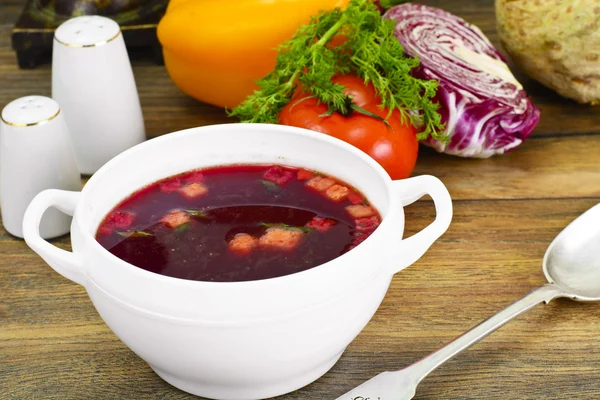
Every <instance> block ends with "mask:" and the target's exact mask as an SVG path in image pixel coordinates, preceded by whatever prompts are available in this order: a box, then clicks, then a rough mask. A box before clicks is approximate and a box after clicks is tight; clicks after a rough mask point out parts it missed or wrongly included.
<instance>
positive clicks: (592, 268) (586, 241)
mask: <svg viewBox="0 0 600 400" xmlns="http://www.w3.org/2000/svg"><path fill="white" fill-rule="evenodd" d="M543 268H544V274H545V275H546V279H548V282H550V283H553V284H555V285H557V286H558V287H560V288H561V289H562V290H564V291H565V292H567V293H570V294H571V295H572V296H569V297H570V298H572V299H573V300H578V301H599V300H600V204H598V205H596V206H594V207H592V208H590V209H589V210H588V211H586V212H585V213H583V214H582V215H581V216H579V218H577V219H575V220H574V221H573V222H571V223H570V224H569V225H568V226H567V227H566V228H565V229H563V231H562V232H561V233H560V234H559V235H558V236H557V237H556V238H555V239H554V241H552V243H551V244H550V246H549V247H548V250H546V254H545V256H544V263H543Z"/></svg>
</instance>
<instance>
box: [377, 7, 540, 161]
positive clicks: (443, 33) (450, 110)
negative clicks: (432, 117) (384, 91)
mask: <svg viewBox="0 0 600 400" xmlns="http://www.w3.org/2000/svg"><path fill="white" fill-rule="evenodd" d="M384 17H385V18H389V19H394V20H395V21H396V29H395V34H396V37H397V38H398V40H400V42H401V43H402V45H403V46H404V49H405V51H406V52H407V53H408V54H410V55H412V56H416V57H418V58H419V60H420V61H421V64H420V66H419V67H418V69H416V70H415V72H414V73H415V76H416V77H418V78H421V79H435V80H437V81H439V82H440V86H439V89H438V92H437V96H436V99H435V100H437V101H438V102H439V103H440V109H439V112H440V114H441V115H442V120H443V121H444V122H445V123H446V132H445V133H446V134H447V135H448V136H449V141H448V142H447V143H441V142H439V141H435V140H431V139H428V140H427V141H426V142H425V144H427V145H429V146H431V147H433V148H435V149H436V150H438V151H440V152H443V153H447V154H453V155H458V156H462V157H477V158H487V157H490V156H492V155H494V154H503V153H505V152H507V151H509V150H511V149H513V148H515V147H517V146H519V145H520V144H521V143H523V141H524V140H525V139H526V138H527V137H528V136H529V135H530V134H531V132H532V131H533V129H534V128H535V126H536V125H537V123H538V121H539V119H540V111H539V109H538V108H536V107H535V106H534V105H533V103H532V102H531V101H530V100H529V98H528V97H527V94H526V93H525V91H524V90H523V88H522V86H521V85H520V84H519V82H518V81H517V80H516V79H515V77H514V76H513V75H512V73H511V72H510V70H509V69H508V66H507V65H506V63H505V59H504V57H502V55H501V54H500V53H499V52H498V51H497V50H496V49H495V48H494V46H493V45H492V44H491V43H490V41H489V40H488V39H487V37H486V36H485V35H484V34H483V32H481V30H479V28H477V27H476V26H474V25H471V24H469V23H467V22H465V21H464V20H462V19H461V18H459V17H457V16H455V15H452V14H450V13H448V12H446V11H443V10H440V9H438V8H434V7H428V6H424V5H418V4H412V3H407V4H402V5H398V6H395V7H392V8H391V9H389V10H388V11H387V12H386V13H385V15H384Z"/></svg>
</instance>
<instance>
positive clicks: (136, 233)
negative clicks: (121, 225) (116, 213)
mask: <svg viewBox="0 0 600 400" xmlns="http://www.w3.org/2000/svg"><path fill="white" fill-rule="evenodd" d="M116 233H117V235H119V236H123V237H151V236H154V235H153V234H151V233H148V232H144V231H124V232H121V231H117V232H116Z"/></svg>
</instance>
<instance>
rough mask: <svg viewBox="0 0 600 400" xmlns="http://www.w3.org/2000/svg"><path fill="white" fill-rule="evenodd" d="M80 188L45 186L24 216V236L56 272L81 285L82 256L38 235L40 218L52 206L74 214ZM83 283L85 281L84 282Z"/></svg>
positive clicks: (84, 280) (84, 278)
mask: <svg viewBox="0 0 600 400" xmlns="http://www.w3.org/2000/svg"><path fill="white" fill-rule="evenodd" d="M80 194H81V192H69V191H66V190H58V189H48V190H44V191H43V192H40V193H39V194H38V195H37V196H35V197H34V198H33V200H32V201H31V203H30V204H29V206H28V207H27V210H26V211H25V216H24V218H23V237H24V239H25V242H26V243H27V245H28V246H29V247H31V248H32V249H33V251H35V252H36V253H38V254H39V255H40V256H41V257H42V258H43V259H44V261H46V262H47V263H48V264H49V265H50V266H51V267H52V268H54V270H55V271H56V272H58V273H59V274H61V275H62V276H64V277H65V278H67V279H70V280H72V281H73V282H75V283H79V284H80V285H84V283H85V282H86V280H87V278H86V275H85V273H84V272H83V267H82V265H83V260H82V259H81V258H80V256H78V255H77V254H75V253H72V252H70V251H66V250H63V249H59V248H58V247H56V246H53V245H52V244H50V243H48V242H47V241H46V240H44V239H42V237H41V236H40V221H41V220H42V216H43V215H44V212H46V210H47V209H48V208H50V207H55V208H57V209H59V210H60V211H62V212H64V213H65V214H67V215H73V213H74V211H75V206H76V205H77V200H78V199H79V195H80ZM84 286H85V285H84Z"/></svg>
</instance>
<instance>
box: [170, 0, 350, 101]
mask: <svg viewBox="0 0 600 400" xmlns="http://www.w3.org/2000/svg"><path fill="white" fill-rule="evenodd" d="M348 1H349V0H171V2H170V3H169V6H168V8H167V12H166V14H165V16H164V17H163V19H162V20H161V21H160V23H159V25H158V39H159V40H160V43H161V44H162V46H163V55H164V59H165V66H166V68H167V71H168V72H169V75H170V77H171V79H172V80H173V82H175V84H176V85H177V86H178V87H179V88H180V89H181V90H182V91H183V92H185V93H187V94H189V95H190V96H192V97H194V98H196V99H198V100H200V101H203V102H206V103H209V104H214V105H216V106H220V107H228V108H233V107H235V106H237V105H238V104H239V103H240V102H241V101H242V100H244V98H245V97H246V96H248V95H249V94H251V93H252V92H253V91H254V90H255V89H257V88H258V87H257V85H256V83H255V81H256V80H258V79H260V78H262V77H263V76H265V75H266V74H267V73H269V72H270V71H271V70H272V69H273V68H274V67H275V57H276V56H277V52H276V50H275V49H276V48H277V46H279V45H280V44H281V43H283V42H285V41H286V40H288V39H290V38H291V37H292V35H293V34H294V32H296V30H297V29H298V28H299V27H300V26H301V25H302V24H305V23H307V22H309V20H310V17H311V16H313V15H315V14H317V13H318V12H319V11H321V10H328V9H332V8H335V7H345V6H346V5H347V3H348Z"/></svg>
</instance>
